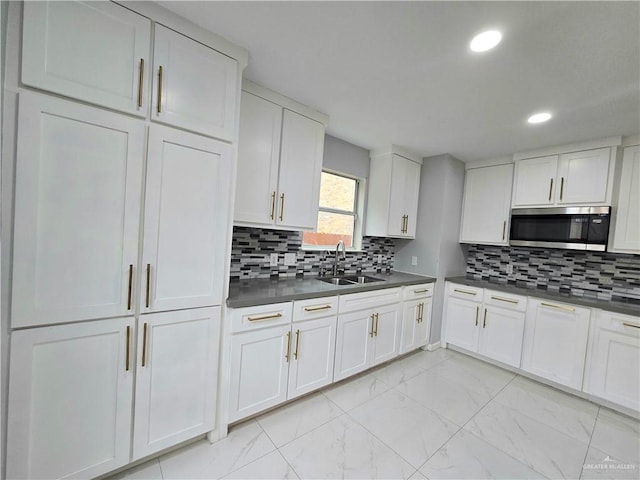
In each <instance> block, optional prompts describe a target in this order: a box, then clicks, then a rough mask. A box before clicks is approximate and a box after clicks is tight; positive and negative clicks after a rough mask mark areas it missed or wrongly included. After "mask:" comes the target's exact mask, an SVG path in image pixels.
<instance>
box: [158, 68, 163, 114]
mask: <svg viewBox="0 0 640 480" xmlns="http://www.w3.org/2000/svg"><path fill="white" fill-rule="evenodd" d="M161 112H162V65H160V66H159V67H158V113H161Z"/></svg>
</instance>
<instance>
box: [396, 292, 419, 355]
mask: <svg viewBox="0 0 640 480" xmlns="http://www.w3.org/2000/svg"><path fill="white" fill-rule="evenodd" d="M423 304H424V299H420V300H412V301H410V302H404V304H403V309H402V335H401V340H400V353H405V352H410V351H411V350H414V349H416V348H417V347H418V345H417V344H418V327H419V326H420V311H421V309H422V307H421V306H420V305H423Z"/></svg>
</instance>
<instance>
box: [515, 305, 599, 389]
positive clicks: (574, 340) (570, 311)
mask: <svg viewBox="0 0 640 480" xmlns="http://www.w3.org/2000/svg"><path fill="white" fill-rule="evenodd" d="M590 314H591V310H590V309H588V308H582V307H577V306H574V305H567V304H563V303H557V302H555V301H550V300H540V299H537V298H529V306H528V308H527V317H526V324H525V333H524V342H523V350H522V369H523V370H525V371H527V372H529V373H532V374H534V375H538V376H540V377H542V378H546V379H548V380H552V381H554V382H557V383H560V384H562V385H566V386H567V387H571V388H575V389H576V390H580V389H581V388H582V379H583V373H584V362H585V355H586V351H587V337H588V334H589V317H590Z"/></svg>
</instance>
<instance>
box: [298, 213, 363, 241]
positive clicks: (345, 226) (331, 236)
mask: <svg viewBox="0 0 640 480" xmlns="http://www.w3.org/2000/svg"><path fill="white" fill-rule="evenodd" d="M354 220H355V218H354V216H353V215H344V214H341V213H331V212H322V211H321V212H318V228H317V231H316V232H304V234H303V235H302V242H303V243H304V244H305V245H329V246H334V245H335V244H336V243H338V240H342V241H343V242H344V245H345V246H346V247H352V246H353V226H354Z"/></svg>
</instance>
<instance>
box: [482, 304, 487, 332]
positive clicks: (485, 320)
mask: <svg viewBox="0 0 640 480" xmlns="http://www.w3.org/2000/svg"><path fill="white" fill-rule="evenodd" d="M486 326H487V309H486V308H485V309H484V320H482V328H485V327H486Z"/></svg>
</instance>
